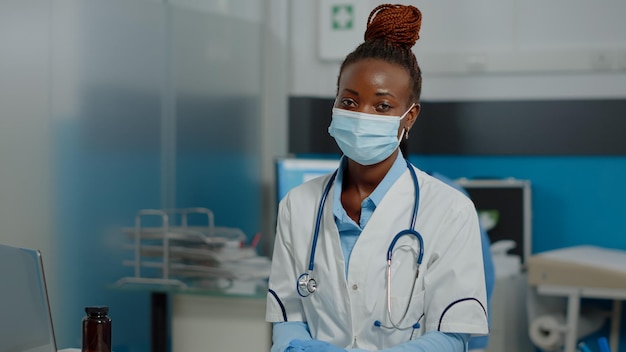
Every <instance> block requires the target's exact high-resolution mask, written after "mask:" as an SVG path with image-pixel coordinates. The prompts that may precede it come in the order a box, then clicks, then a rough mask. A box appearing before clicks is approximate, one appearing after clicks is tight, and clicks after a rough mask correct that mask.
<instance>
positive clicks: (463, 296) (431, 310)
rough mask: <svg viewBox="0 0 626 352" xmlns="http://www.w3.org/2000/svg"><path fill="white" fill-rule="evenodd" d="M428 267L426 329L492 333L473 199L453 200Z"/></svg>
mask: <svg viewBox="0 0 626 352" xmlns="http://www.w3.org/2000/svg"><path fill="white" fill-rule="evenodd" d="M437 237H438V238H437V240H436V241H435V242H434V243H433V245H432V247H433V248H432V249H431V250H434V252H435V256H434V257H433V256H431V258H430V260H429V261H428V263H426V265H427V270H426V271H425V281H424V286H425V291H426V295H425V306H426V307H427V308H426V314H425V317H426V331H432V330H435V331H441V332H449V333H468V334H474V335H483V334H487V333H488V324H487V303H486V302H487V298H486V292H485V275H484V268H483V261H482V260H483V259H482V257H483V256H482V246H481V237H480V229H479V226H478V216H477V213H476V210H475V208H474V205H473V203H472V202H471V201H470V200H469V199H467V198H465V197H459V198H457V199H455V200H454V201H453V202H451V204H450V206H449V209H448V211H447V214H446V216H445V217H444V218H443V220H442V223H441V225H440V230H439V231H438V232H437Z"/></svg>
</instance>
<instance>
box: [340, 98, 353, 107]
mask: <svg viewBox="0 0 626 352" xmlns="http://www.w3.org/2000/svg"><path fill="white" fill-rule="evenodd" d="M353 106H356V104H355V102H354V101H353V100H351V99H342V100H341V107H343V108H349V107H353Z"/></svg>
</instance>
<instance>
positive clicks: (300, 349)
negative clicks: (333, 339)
mask: <svg viewBox="0 0 626 352" xmlns="http://www.w3.org/2000/svg"><path fill="white" fill-rule="evenodd" d="M287 351H293V352H345V350H344V349H342V348H339V347H337V346H335V345H333V344H330V343H328V342H324V341H320V340H298V339H296V340H291V342H289V347H288V348H287Z"/></svg>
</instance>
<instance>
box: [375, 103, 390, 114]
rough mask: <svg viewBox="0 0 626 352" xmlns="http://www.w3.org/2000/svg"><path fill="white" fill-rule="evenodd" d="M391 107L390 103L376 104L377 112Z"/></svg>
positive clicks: (385, 110)
mask: <svg viewBox="0 0 626 352" xmlns="http://www.w3.org/2000/svg"><path fill="white" fill-rule="evenodd" d="M390 109H391V105H389V104H384V103H383V104H378V106H376V111H377V112H387V111H389V110H390Z"/></svg>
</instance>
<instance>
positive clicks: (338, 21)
mask: <svg viewBox="0 0 626 352" xmlns="http://www.w3.org/2000/svg"><path fill="white" fill-rule="evenodd" d="M330 23H331V24H332V28H333V30H346V29H352V27H353V26H354V7H353V6H352V5H333V6H332V7H331V21H330Z"/></svg>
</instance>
